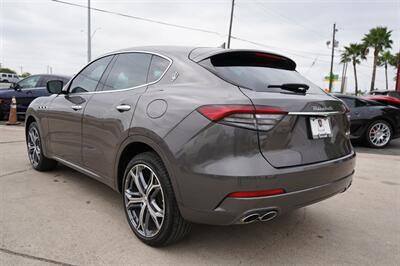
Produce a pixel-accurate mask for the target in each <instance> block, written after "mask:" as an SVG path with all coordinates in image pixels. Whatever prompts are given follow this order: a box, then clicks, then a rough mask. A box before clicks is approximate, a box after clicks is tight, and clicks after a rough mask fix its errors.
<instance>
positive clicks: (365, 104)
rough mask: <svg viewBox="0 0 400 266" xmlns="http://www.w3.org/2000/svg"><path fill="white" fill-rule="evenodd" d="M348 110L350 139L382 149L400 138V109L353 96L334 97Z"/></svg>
mask: <svg viewBox="0 0 400 266" xmlns="http://www.w3.org/2000/svg"><path fill="white" fill-rule="evenodd" d="M336 97H338V98H339V99H341V100H342V101H344V102H345V103H346V105H347V106H348V108H349V109H350V121H351V127H350V132H351V138H352V139H355V140H362V141H364V142H366V143H367V144H368V145H369V146H370V147H372V148H384V147H386V146H387V145H388V144H389V143H390V141H391V140H392V139H394V138H398V137H400V109H399V108H396V107H393V106H389V105H386V104H382V103H379V102H376V101H371V100H367V99H363V98H358V97H355V96H345V95H336Z"/></svg>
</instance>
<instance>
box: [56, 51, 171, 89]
mask: <svg viewBox="0 0 400 266" xmlns="http://www.w3.org/2000/svg"><path fill="white" fill-rule="evenodd" d="M131 53H142V54H151V55H156V56H159V57H162V58H164V59H166V60H168V61H169V64H168V66H167V68H166V69H165V71H164V72H163V73H162V75H161V76H160V78H159V79H157V80H155V81H152V82H148V83H145V84H142V85H138V86H135V87H131V88H126V89H119V90H107V91H103V90H101V91H88V92H76V93H71V94H73V95H89V94H97V93H111V92H119V91H128V90H134V89H137V88H141V87H145V86H149V85H153V84H155V83H157V82H159V81H160V80H161V79H162V78H163V77H164V75H165V74H166V73H167V72H168V70H169V68H170V67H171V65H172V63H173V60H172V59H171V58H169V57H167V56H165V55H162V54H159V53H155V52H149V51H140V50H138V51H136V50H132V51H121V52H116V53H111V54H106V55H103V56H101V57H98V58H96V59H94V60H92V61H91V62H90V63H89V64H87V65H85V67H84V68H82V69H81V70H80V71H79V73H78V74H76V75H75V76H74V77H73V78H72V79H71V80H70V81H69V82H68V84H67V85H68V86H66V87H65V88H67V89H65V90H63V91H66V92H68V91H69V88H70V85H71V83H72V82H73V81H74V79H75V78H76V76H78V75H79V74H80V73H81V72H82V71H83V70H84V69H85V68H86V67H87V66H89V65H90V64H92V63H93V62H94V61H97V60H99V59H101V58H104V57H107V56H115V55H119V54H131ZM110 63H111V62H110ZM150 64H151V61H150ZM147 74H148V73H147ZM68 93H69V92H68Z"/></svg>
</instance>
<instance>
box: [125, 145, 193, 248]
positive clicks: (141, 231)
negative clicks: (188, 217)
mask: <svg viewBox="0 0 400 266" xmlns="http://www.w3.org/2000/svg"><path fill="white" fill-rule="evenodd" d="M122 192H123V193H122V196H123V203H124V210H125V214H126V217H127V219H128V223H129V225H130V227H131V229H132V231H133V232H134V233H135V235H136V236H137V237H138V238H139V239H140V240H141V241H143V242H144V243H146V244H148V245H151V246H163V245H168V244H172V243H173V242H176V241H178V240H180V239H182V238H183V237H184V236H185V235H186V234H187V233H188V232H189V230H190V224H189V223H188V222H187V221H185V220H184V219H183V218H182V216H181V214H180V212H179V209H178V205H177V203H176V199H175V195H174V192H173V190H172V185H171V182H170V179H169V176H168V172H167V170H166V168H165V166H164V164H163V162H162V161H161V159H160V158H159V157H158V156H157V155H156V154H155V153H153V152H145V153H142V154H139V155H137V156H135V157H134V158H133V159H132V160H131V161H130V162H129V164H128V166H127V167H126V170H125V174H124V182H123V191H122Z"/></svg>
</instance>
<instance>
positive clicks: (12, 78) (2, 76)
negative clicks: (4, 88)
mask: <svg viewBox="0 0 400 266" xmlns="http://www.w3.org/2000/svg"><path fill="white" fill-rule="evenodd" d="M18 81H19V77H18V75H17V74H11V73H0V82H5V83H15V82H18Z"/></svg>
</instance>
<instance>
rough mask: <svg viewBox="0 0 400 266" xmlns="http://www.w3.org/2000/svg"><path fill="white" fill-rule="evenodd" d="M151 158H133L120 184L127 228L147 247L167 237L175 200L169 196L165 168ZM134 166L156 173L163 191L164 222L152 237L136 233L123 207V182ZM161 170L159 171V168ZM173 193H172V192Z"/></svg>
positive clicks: (169, 184) (145, 156)
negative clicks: (142, 165) (140, 165)
mask: <svg viewBox="0 0 400 266" xmlns="http://www.w3.org/2000/svg"><path fill="white" fill-rule="evenodd" d="M153 156H156V155H153V154H152V156H151V155H150V154H148V153H145V154H139V155H137V156H135V157H134V158H133V159H132V160H131V161H130V162H129V163H128V165H127V167H126V169H125V173H124V179H123V183H122V191H121V194H122V203H123V208H124V212H125V216H126V218H127V220H128V223H129V226H130V227H131V229H132V231H133V232H134V233H135V235H136V236H137V237H138V238H139V239H140V240H142V241H143V242H145V243H146V244H149V245H158V244H159V243H162V242H165V241H166V239H167V238H168V237H169V234H170V231H171V228H172V217H173V215H172V213H173V209H172V208H173V204H172V201H173V200H175V198H174V195H173V194H172V195H171V192H172V190H171V182H170V181H169V176H168V173H167V171H166V169H165V167H164V166H163V165H162V166H161V165H158V163H155V162H153V160H154V159H155V158H152V157H153ZM136 164H144V165H146V166H148V167H149V168H150V169H151V170H152V171H154V173H156V175H157V177H158V180H159V181H160V184H161V188H162V190H163V194H164V206H165V211H164V212H165V213H164V221H163V224H162V226H161V230H160V231H159V232H158V233H157V234H156V235H155V236H153V237H145V236H143V235H141V234H140V233H139V232H137V231H136V228H135V227H134V225H133V224H132V223H131V221H130V219H129V216H128V211H127V209H126V207H125V182H126V178H127V176H128V174H129V171H130V170H131V169H132V167H133V166H134V165H136ZM161 167H162V168H163V169H160V168H161ZM172 193H173V192H172Z"/></svg>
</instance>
